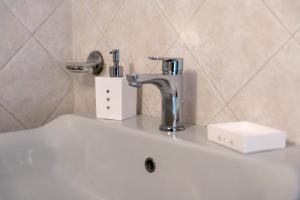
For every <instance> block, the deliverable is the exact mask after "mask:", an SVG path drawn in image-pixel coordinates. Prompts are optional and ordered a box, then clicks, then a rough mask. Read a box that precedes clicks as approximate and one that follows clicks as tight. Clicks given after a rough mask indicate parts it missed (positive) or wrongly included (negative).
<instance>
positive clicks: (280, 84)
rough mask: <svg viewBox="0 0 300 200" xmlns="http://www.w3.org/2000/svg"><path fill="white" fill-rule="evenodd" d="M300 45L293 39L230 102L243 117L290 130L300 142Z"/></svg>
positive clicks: (293, 138) (240, 116) (289, 132)
mask: <svg viewBox="0 0 300 200" xmlns="http://www.w3.org/2000/svg"><path fill="white" fill-rule="evenodd" d="M299 55H300V46H299V45H298V44H297V43H296V42H295V41H294V40H291V41H290V42H289V43H288V44H287V45H285V46H284V48H283V49H282V50H281V51H280V52H279V53H278V55H276V56H275V57H274V59H273V60H272V61H270V62H269V63H268V64H267V65H266V67H265V68H264V69H263V70H262V71H261V72H260V73H259V74H258V75H257V76H256V77H255V78H254V79H253V80H252V81H251V83H249V85H247V86H246V87H245V88H244V89H243V90H242V91H241V93H240V94H238V96H236V97H235V98H234V99H233V101H232V102H231V103H230V106H231V107H232V109H233V112H234V113H235V114H236V115H237V116H238V117H239V119H240V120H251V121H254V122H258V123H262V124H266V125H269V126H273V127H276V128H281V129H283V130H286V131H287V132H288V138H289V139H290V140H292V141H297V142H299V143H300V134H299V133H300V123H299V120H300V109H298V107H299V102H300V93H299V88H300V68H299V66H300V56H299Z"/></svg>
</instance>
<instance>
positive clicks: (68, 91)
mask: <svg viewBox="0 0 300 200" xmlns="http://www.w3.org/2000/svg"><path fill="white" fill-rule="evenodd" d="M70 92H73V87H71V88H70V89H69V90H67V92H66V93H65V94H64V95H63V97H62V99H61V100H60V101H59V102H58V104H57V105H56V106H55V107H54V109H53V110H52V111H51V112H50V114H49V115H48V117H47V118H46V120H45V121H44V122H43V123H42V125H44V124H46V123H47V121H48V120H49V119H50V117H51V116H52V115H53V114H54V113H55V111H56V110H57V109H58V108H59V106H60V105H61V104H62V103H63V101H64V100H65V98H66V97H67V95H68V94H69V93H70ZM72 107H73V105H72Z"/></svg>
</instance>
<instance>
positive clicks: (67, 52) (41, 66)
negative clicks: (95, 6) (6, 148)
mask: <svg viewBox="0 0 300 200" xmlns="http://www.w3.org/2000/svg"><path fill="white" fill-rule="evenodd" d="M71 8H72V7H71V2H68V1H63V0H44V1H40V0H26V1H20V0H0V132H6V131H14V130H20V129H27V128H33V127H37V126H40V125H42V124H44V123H46V122H48V121H50V120H51V119H53V118H55V117H57V116H59V115H61V114H64V113H70V112H73V93H72V77H71V76H70V75H69V74H68V73H66V72H65V71H64V70H63V68H62V66H61V62H60V61H61V60H64V59H66V58H70V57H71V54H72V51H71V47H72V46H71V45H72V38H71V31H72V23H71V22H72V12H71V11H72V9H71Z"/></svg>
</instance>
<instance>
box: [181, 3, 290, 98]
mask: <svg viewBox="0 0 300 200" xmlns="http://www.w3.org/2000/svg"><path fill="white" fill-rule="evenodd" d="M182 38H183V40H184V41H185V42H186V44H187V45H188V47H189V48H190V49H191V51H192V53H193V54H194V55H195V56H196V58H197V59H198V61H199V63H200V64H201V66H202V67H203V68H204V70H205V71H206V72H207V73H208V74H209V76H210V78H211V80H212V81H213V82H214V83H215V84H216V86H217V87H218V89H219V90H220V91H221V93H222V94H223V95H224V97H225V98H226V99H227V100H229V99H230V98H231V97H232V96H233V95H234V94H235V93H236V92H237V91H238V90H239V89H240V88H241V87H242V85H243V84H245V83H246V82H247V81H248V80H249V79H250V78H251V77H252V76H253V75H254V74H255V73H256V72H257V70H258V69H259V68H261V67H262V66H263V64H264V63H265V62H266V61H267V60H268V59H269V58H270V57H271V55H272V54H273V53H274V52H275V51H276V50H278V49H279V47H280V46H281V45H282V44H283V43H284V42H285V41H286V40H287V38H288V34H287V33H286V32H285V31H284V29H283V27H282V26H281V25H280V24H279V23H278V22H277V21H276V19H275V18H274V16H273V15H272V14H271V13H270V12H269V11H268V9H267V8H266V7H265V5H264V4H263V3H262V2H261V1H260V0H245V1H239V0H228V1H223V0H210V1H206V2H205V4H204V5H203V6H201V8H200V9H199V11H198V12H197V14H196V15H195V16H194V17H193V19H192V20H191V21H190V22H189V23H188V24H187V25H186V26H185V28H184V32H183V34H182Z"/></svg>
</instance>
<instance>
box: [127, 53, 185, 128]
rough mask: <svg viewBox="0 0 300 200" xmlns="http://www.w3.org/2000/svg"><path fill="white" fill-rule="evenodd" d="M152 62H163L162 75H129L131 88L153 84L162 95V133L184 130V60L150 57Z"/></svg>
mask: <svg viewBox="0 0 300 200" xmlns="http://www.w3.org/2000/svg"><path fill="white" fill-rule="evenodd" d="M149 59H151V60H162V74H128V75H127V76H126V77H127V80H128V82H129V85H130V86H133V87H141V86H142V85H143V84H153V85H155V86H157V87H158V89H159V90H160V93H161V95H162V113H161V125H160V130H162V131H170V132H175V131H181V130H184V125H183V119H182V106H183V79H182V71H183V59H182V58H160V57H149Z"/></svg>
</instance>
